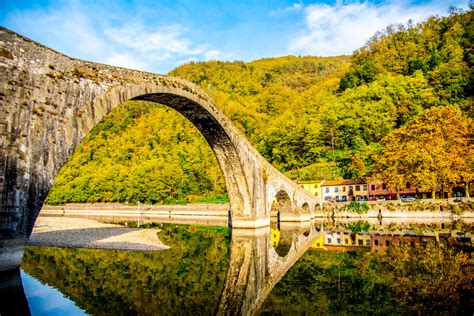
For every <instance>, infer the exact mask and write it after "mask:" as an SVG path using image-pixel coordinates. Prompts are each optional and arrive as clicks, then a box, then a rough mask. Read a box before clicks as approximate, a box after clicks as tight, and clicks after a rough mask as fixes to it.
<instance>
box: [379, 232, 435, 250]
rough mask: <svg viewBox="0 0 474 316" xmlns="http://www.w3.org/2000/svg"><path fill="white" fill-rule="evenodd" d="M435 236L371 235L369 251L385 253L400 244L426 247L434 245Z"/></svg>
mask: <svg viewBox="0 0 474 316" xmlns="http://www.w3.org/2000/svg"><path fill="white" fill-rule="evenodd" d="M436 237H437V236H411V235H400V234H384V233H374V234H371V244H370V251H373V252H386V251H387V249H388V248H390V247H397V246H400V245H402V244H404V245H410V246H411V247H414V246H415V245H427V244H436V242H437V240H436Z"/></svg>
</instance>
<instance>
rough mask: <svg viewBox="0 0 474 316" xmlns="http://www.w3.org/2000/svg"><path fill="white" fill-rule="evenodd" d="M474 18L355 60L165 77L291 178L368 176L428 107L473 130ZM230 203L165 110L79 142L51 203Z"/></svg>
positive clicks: (112, 121) (442, 24) (205, 158)
mask: <svg viewBox="0 0 474 316" xmlns="http://www.w3.org/2000/svg"><path fill="white" fill-rule="evenodd" d="M472 15H473V11H472V9H470V10H469V11H467V12H462V11H460V10H455V9H453V10H452V11H451V13H450V15H449V16H447V17H431V18H429V19H428V20H426V21H425V22H423V23H420V24H416V25H414V24H412V23H408V24H406V25H392V26H389V27H387V28H386V29H385V30H383V31H380V32H378V33H377V34H375V35H374V36H373V37H372V38H371V39H370V40H369V41H368V42H367V44H366V45H364V46H363V47H361V48H360V49H359V50H357V51H355V52H354V53H353V54H352V55H351V56H339V57H326V58H322V57H311V56H306V57H299V56H298V57H297V56H286V57H279V58H267V59H262V60H257V61H253V62H249V63H245V62H220V61H210V62H199V63H194V62H191V63H188V64H185V65H183V66H180V67H178V68H177V69H175V70H173V71H172V72H171V73H170V74H169V75H171V76H175V77H180V78H184V79H187V80H189V81H191V82H193V83H195V84H197V85H199V86H200V87H201V88H203V89H204V90H205V91H206V92H207V93H208V94H209V95H210V96H211V97H212V98H213V99H214V100H215V102H216V105H217V106H218V107H219V108H220V109H221V110H222V111H223V112H224V113H225V114H226V115H227V116H228V117H229V118H230V119H231V120H232V122H233V123H234V124H235V125H236V126H237V128H239V129H240V130H241V132H242V133H243V134H244V135H245V136H246V137H247V139H248V140H249V141H250V142H251V143H252V144H253V145H254V146H255V147H256V149H257V150H258V151H259V152H260V153H261V154H262V155H263V156H264V157H265V158H266V159H267V160H268V161H269V162H271V163H272V164H273V165H274V166H275V167H277V168H278V169H279V170H281V171H282V172H284V173H285V174H287V175H288V176H289V177H290V178H293V179H301V180H303V179H331V178H342V177H344V178H349V177H360V176H363V175H366V174H371V173H374V171H377V172H378V171H379V170H374V168H375V167H376V166H377V165H381V163H380V162H377V161H376V160H377V157H380V154H381V152H383V146H385V144H386V143H387V141H385V142H384V141H383V140H384V138H386V137H388V135H389V134H391V133H395V132H396V131H398V130H399V129H400V128H405V127H406V125H407V124H410V123H411V124H415V123H412V122H416V121H415V120H416V119H417V118H419V117H420V116H422V115H423V113H427V112H426V111H430V109H432V108H435V107H439V108H444V107H446V109H447V110H446V113H448V112H450V111H451V112H452V113H458V114H459V121H460V122H462V124H463V126H465V128H464V130H466V131H467V132H468V133H469V131H470V130H471V131H472V119H471V118H472V117H473V114H474V108H473V91H472V90H473V86H474V75H473V67H472V64H473V62H474V55H473V39H474V22H473V21H474V19H473V17H472ZM441 112H442V111H441ZM426 116H427V114H426V115H425V117H426ZM432 124H437V125H443V122H441V121H440V122H432ZM406 129H407V130H408V131H410V128H406ZM411 130H414V129H411ZM471 133H472V132H471ZM460 137H461V138H462V139H466V138H469V137H467V136H466V135H465V134H463V135H460ZM392 138H393V136H392ZM445 143H446V144H447V146H449V144H450V143H449V141H448V142H445ZM469 150H472V147H470V149H469ZM455 152H456V151H455ZM384 159H385V158H384ZM430 159H431V158H430ZM466 159H470V158H469V157H466ZM386 160H387V159H386ZM468 162H469V160H468ZM471 164H472V163H471ZM469 168H470V170H471V169H472V167H469ZM382 171H385V172H386V173H387V170H382ZM382 171H381V174H383V172H382ZM407 172H411V173H412V171H410V170H409V171H407ZM420 172H421V171H420ZM388 173H390V172H388ZM469 176H472V170H471V172H470V175H463V177H464V178H466V177H469ZM460 177H461V176H459V175H455V176H452V177H447V178H446V179H448V180H449V181H459V180H460ZM464 178H463V179H464ZM402 180H403V181H406V180H407V179H402ZM422 180H423V181H425V180H424V179H422ZM448 180H446V181H448ZM403 181H402V182H403ZM420 181H421V180H420ZM423 181H421V182H423ZM421 182H420V183H421ZM425 182H426V181H425ZM425 182H423V183H425ZM428 182H429V181H428ZM428 182H427V183H428ZM432 182H433V181H431V182H429V184H426V186H430V185H431V187H432ZM225 198H226V197H225V185H224V181H223V179H222V175H221V173H220V171H219V168H218V166H217V162H216V160H215V158H214V157H213V154H212V151H211V149H210V147H209V146H208V145H207V144H206V142H205V140H204V139H203V137H202V136H201V135H200V134H199V132H198V131H197V130H196V129H195V128H193V127H192V125H191V124H190V123H189V122H187V121H186V119H184V118H183V117H181V116H180V115H179V114H177V113H174V112H173V110H169V109H167V108H165V107H163V106H160V105H156V104H145V103H139V102H127V103H125V104H124V105H123V106H121V107H119V108H117V109H115V110H114V111H113V112H112V113H111V114H110V115H109V116H107V117H106V118H105V120H104V121H103V122H102V123H101V124H100V125H98V126H96V127H95V128H94V129H93V131H92V132H91V134H90V135H89V136H88V137H87V138H86V139H85V141H83V142H82V143H81V145H80V146H79V148H78V149H77V150H76V152H75V153H74V155H73V156H72V157H71V158H70V160H69V162H68V163H67V164H66V166H65V167H64V168H63V170H62V171H61V174H60V175H59V177H58V178H57V180H56V183H55V185H54V186H53V189H52V191H51V193H50V195H49V197H48V200H47V202H48V203H51V204H56V203H64V202H107V201H119V202H126V201H128V202H133V203H134V202H137V201H141V202H145V203H186V202H206V201H223V200H225Z"/></svg>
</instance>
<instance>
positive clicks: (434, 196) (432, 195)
mask: <svg viewBox="0 0 474 316" xmlns="http://www.w3.org/2000/svg"><path fill="white" fill-rule="evenodd" d="M431 198H432V199H433V200H436V188H433V191H432V192H431Z"/></svg>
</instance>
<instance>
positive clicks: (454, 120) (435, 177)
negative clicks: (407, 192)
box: [375, 106, 474, 198]
mask: <svg viewBox="0 0 474 316" xmlns="http://www.w3.org/2000/svg"><path fill="white" fill-rule="evenodd" d="M472 131H473V120H472V119H471V118H469V117H467V116H466V115H463V114H462V112H461V110H460V109H459V107H457V106H444V107H433V108H431V109H428V110H426V111H425V112H424V113H423V114H421V115H420V116H419V117H417V118H416V119H415V120H413V121H411V122H409V123H407V124H405V125H404V126H403V127H401V128H400V129H397V130H394V131H392V132H391V133H390V134H388V135H387V136H386V137H385V138H384V139H383V140H382V145H383V153H382V154H381V155H380V156H379V157H378V158H377V161H376V163H375V171H376V177H379V178H380V179H384V181H385V182H386V183H387V184H388V185H389V186H391V187H393V188H395V189H397V191H399V190H400V189H402V188H404V187H405V185H406V183H410V184H411V185H413V186H416V187H417V188H419V189H421V190H427V191H428V190H430V191H431V192H432V196H433V198H434V197H435V191H436V189H437V188H438V187H444V186H446V185H447V184H450V183H458V182H461V181H466V180H467V179H472V174H473V170H472V161H473V156H474V147H473V144H472V139H473V135H472ZM468 181H469V180H468Z"/></svg>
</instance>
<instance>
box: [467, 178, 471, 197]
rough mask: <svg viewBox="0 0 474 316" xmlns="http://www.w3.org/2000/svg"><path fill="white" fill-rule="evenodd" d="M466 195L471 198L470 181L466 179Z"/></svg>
mask: <svg viewBox="0 0 474 316" xmlns="http://www.w3.org/2000/svg"><path fill="white" fill-rule="evenodd" d="M466 197H467V198H470V197H471V196H470V195H469V181H466Z"/></svg>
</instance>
